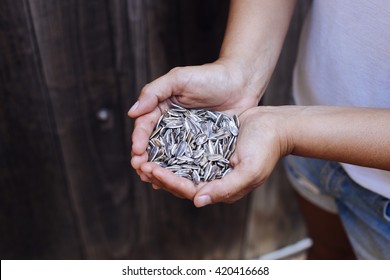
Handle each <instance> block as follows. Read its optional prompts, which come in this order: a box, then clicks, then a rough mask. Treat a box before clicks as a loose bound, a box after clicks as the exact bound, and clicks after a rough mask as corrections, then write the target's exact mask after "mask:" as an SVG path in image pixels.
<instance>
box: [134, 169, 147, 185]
mask: <svg viewBox="0 0 390 280" xmlns="http://www.w3.org/2000/svg"><path fill="white" fill-rule="evenodd" d="M136 172H137V174H138V176H139V177H140V179H141V181H142V182H145V183H150V179H149V177H148V176H146V174H145V173H143V172H142V171H141V170H140V169H137V170H136Z"/></svg>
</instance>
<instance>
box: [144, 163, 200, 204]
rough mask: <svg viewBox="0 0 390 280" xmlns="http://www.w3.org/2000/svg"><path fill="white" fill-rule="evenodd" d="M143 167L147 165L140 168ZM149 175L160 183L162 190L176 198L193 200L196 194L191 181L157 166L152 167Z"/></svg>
mask: <svg viewBox="0 0 390 280" xmlns="http://www.w3.org/2000/svg"><path fill="white" fill-rule="evenodd" d="M145 165H147V164H144V165H143V166H142V167H144V168H145ZM148 168H149V167H146V169H148ZM151 173H152V176H153V177H154V178H156V179H157V180H159V181H160V182H161V184H162V186H163V188H164V190H166V191H168V192H170V193H172V194H174V195H176V196H178V197H182V198H187V199H190V200H193V198H194V196H195V193H196V187H195V185H194V183H193V182H192V181H190V180H188V179H185V178H182V177H179V176H177V175H175V174H173V173H172V172H171V171H169V170H168V169H165V168H162V167H160V166H158V165H157V164H155V165H154V166H152V170H151Z"/></svg>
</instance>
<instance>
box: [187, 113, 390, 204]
mask: <svg viewBox="0 0 390 280" xmlns="http://www.w3.org/2000/svg"><path fill="white" fill-rule="evenodd" d="M240 119H241V128H240V134H239V138H238V141H237V148H236V151H235V153H234V154H233V156H232V158H231V164H232V165H233V171H232V172H231V173H229V174H228V175H227V176H225V177H224V178H222V179H221V180H215V181H212V182H210V183H207V184H205V185H204V186H203V187H202V188H201V189H199V191H198V192H197V193H196V195H195V197H194V203H195V205H196V206H198V207H201V206H204V205H207V204H210V203H217V202H234V201H236V200H238V199H240V198H241V197H243V196H244V195H246V194H247V193H248V192H250V191H252V190H253V189H254V188H256V187H259V186H260V185H261V184H263V183H264V181H265V180H266V179H267V178H268V176H269V175H270V174H271V172H272V170H273V169H274V167H275V165H276V163H277V162H278V161H279V159H280V158H281V157H283V156H285V155H287V154H295V155H299V156H306V157H315V158H321V159H325V160H334V161H340V162H345V163H351V164H356V165H361V166H367V167H373V168H379V169H384V170H390V109H374V108H356V107H332V106H309V107H301V106H281V107H263V106H261V107H257V108H253V109H249V110H248V111H246V112H245V113H243V114H242V115H241V117H240Z"/></svg>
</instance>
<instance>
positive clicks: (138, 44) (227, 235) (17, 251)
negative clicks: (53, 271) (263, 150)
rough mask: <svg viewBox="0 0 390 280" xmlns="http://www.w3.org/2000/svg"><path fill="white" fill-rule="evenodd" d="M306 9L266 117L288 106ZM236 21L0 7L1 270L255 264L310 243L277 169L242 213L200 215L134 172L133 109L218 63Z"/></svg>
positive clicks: (103, 2) (215, 16)
mask: <svg viewBox="0 0 390 280" xmlns="http://www.w3.org/2000/svg"><path fill="white" fill-rule="evenodd" d="M308 6H309V1H299V4H298V7H297V9H296V13H295V16H294V18H293V20H292V23H291V27H290V31H289V33H288V35H287V38H286V43H285V47H284V49H283V52H282V55H281V57H280V60H279V63H278V66H277V69H276V71H275V74H274V76H273V78H272V81H271V83H270V85H269V88H268V90H267V93H266V95H265V97H264V98H263V100H262V103H264V104H272V105H279V104H288V103H289V91H290V87H291V72H292V68H293V64H294V60H295V52H296V48H297V42H298V38H299V30H300V26H301V24H302V20H303V18H304V15H305V13H306V11H307V8H308ZM228 8H229V1H227V0H186V1H181V0H160V1H158V0H67V1H62V0H51V1H46V0H1V2H0V79H1V81H0V257H1V259H251V258H258V257H261V256H264V254H267V253H269V252H272V251H274V250H277V249H280V248H283V247H284V246H287V245H289V244H293V243H295V242H297V241H299V240H302V239H304V238H305V237H306V232H305V227H304V225H303V222H302V219H301V216H300V214H299V211H298V208H297V205H296V202H295V198H294V195H293V192H292V190H291V189H290V187H289V184H288V182H287V179H286V177H285V175H284V172H283V169H282V168H281V166H277V168H276V169H275V171H274V173H273V175H272V176H271V178H270V179H269V180H268V182H267V183H266V184H265V185H264V186H263V187H261V188H259V189H258V190H256V191H255V192H253V193H252V194H251V195H249V196H247V197H245V198H244V199H242V200H241V201H239V202H237V203H235V204H232V205H224V204H218V205H213V206H208V207H205V208H203V209H196V208H195V207H194V206H193V204H192V202H190V201H185V200H180V199H178V198H176V197H173V196H172V195H170V194H168V193H165V192H163V191H154V190H152V188H151V187H150V186H149V185H148V184H145V183H143V182H141V181H140V180H139V178H138V176H137V175H136V173H135V172H134V171H133V170H132V169H131V167H130V146H131V142H130V135H131V132H132V128H133V122H132V120H130V119H129V118H128V117H127V111H128V109H129V108H130V106H131V105H132V104H133V103H134V102H135V101H136V99H137V96H138V94H139V92H140V90H141V88H142V87H143V85H144V84H145V83H147V82H149V81H151V80H153V79H155V78H157V77H158V76H160V75H162V74H164V73H166V72H167V71H169V70H170V69H171V68H173V67H175V66H183V65H194V64H203V63H207V62H212V61H213V60H215V59H216V58H217V57H218V52H219V47H220V45H221V42H222V38H223V34H224V28H225V24H226V19H227V14H228ZM259 145H260V144H259Z"/></svg>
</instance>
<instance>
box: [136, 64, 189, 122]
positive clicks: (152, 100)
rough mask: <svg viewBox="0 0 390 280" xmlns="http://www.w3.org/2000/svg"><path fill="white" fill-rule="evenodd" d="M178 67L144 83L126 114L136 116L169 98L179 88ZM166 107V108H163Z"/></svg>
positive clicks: (151, 109)
mask: <svg viewBox="0 0 390 280" xmlns="http://www.w3.org/2000/svg"><path fill="white" fill-rule="evenodd" d="M179 71H180V70H178V68H174V69H172V70H171V71H169V72H168V73H167V74H165V75H163V76H161V77H159V78H158V79H156V80H154V81H152V82H151V83H149V84H146V85H145V86H144V87H143V88H142V90H141V94H140V96H139V97H138V101H137V102H135V103H134V105H133V106H132V107H131V108H130V110H129V112H128V115H129V117H131V118H137V117H139V116H141V115H144V114H147V113H150V112H152V111H153V110H154V109H155V108H156V107H157V106H158V105H159V103H161V102H163V101H165V100H167V99H168V98H170V97H171V96H172V95H173V94H174V93H175V92H177V91H178V90H180V88H181V84H182V83H181V80H182V79H180V77H179V74H178V73H179ZM163 109H166V108H163Z"/></svg>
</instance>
